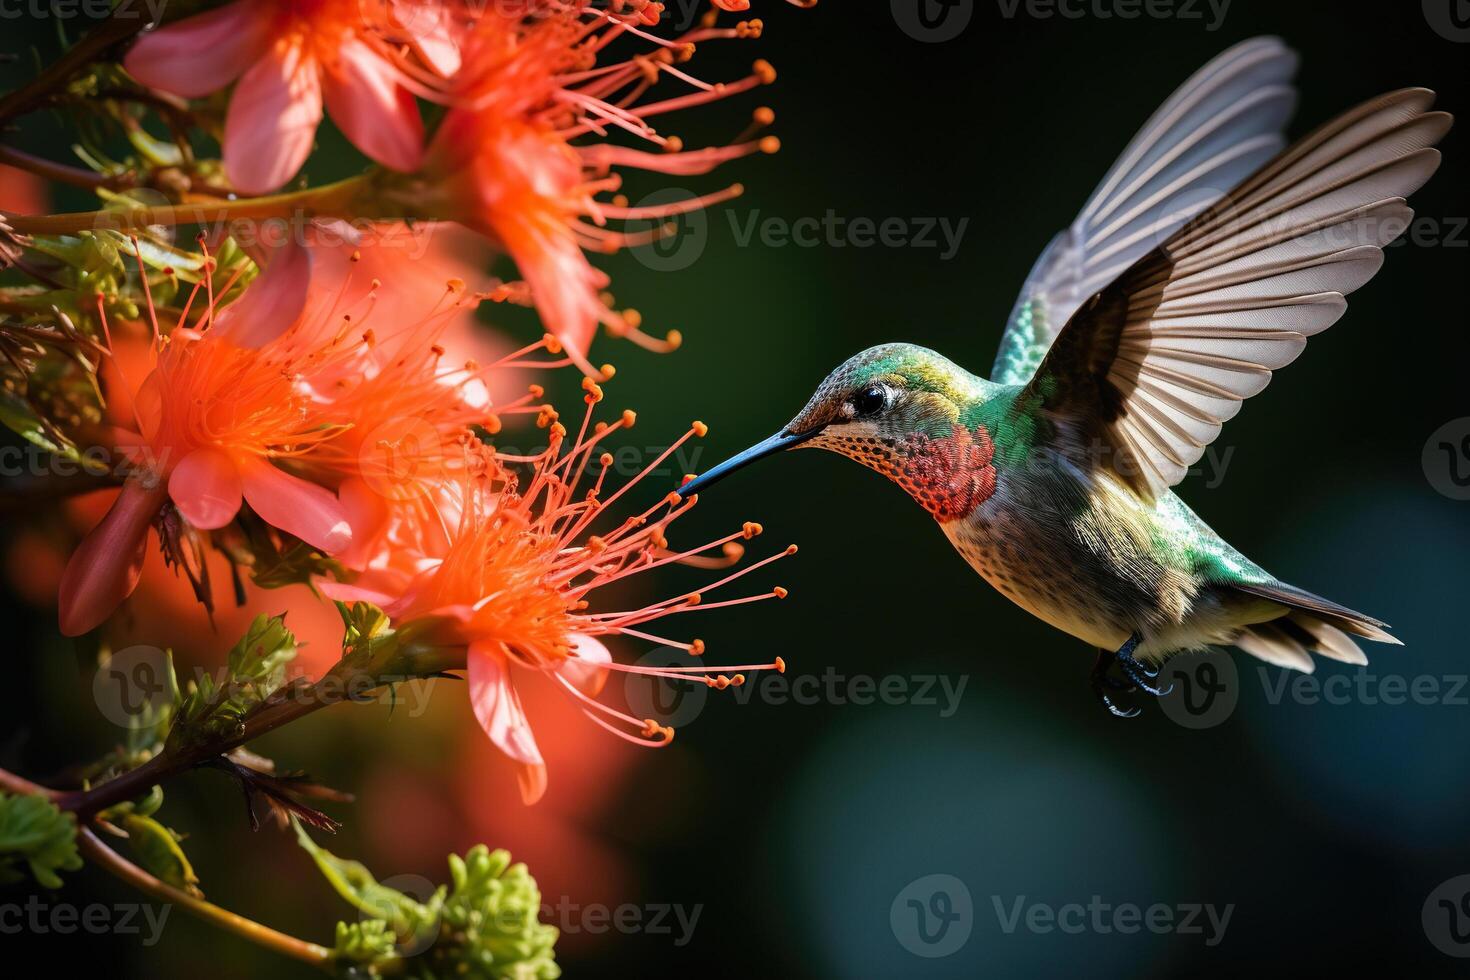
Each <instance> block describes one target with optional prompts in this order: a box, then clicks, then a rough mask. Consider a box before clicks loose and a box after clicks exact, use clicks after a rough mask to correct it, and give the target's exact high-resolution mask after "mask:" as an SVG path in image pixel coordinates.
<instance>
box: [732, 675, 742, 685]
mask: <svg viewBox="0 0 1470 980" xmlns="http://www.w3.org/2000/svg"><path fill="white" fill-rule="evenodd" d="M744 684H745V675H744V674H736V675H735V676H734V677H732V678H730V686H731V687H741V686H743V685H744Z"/></svg>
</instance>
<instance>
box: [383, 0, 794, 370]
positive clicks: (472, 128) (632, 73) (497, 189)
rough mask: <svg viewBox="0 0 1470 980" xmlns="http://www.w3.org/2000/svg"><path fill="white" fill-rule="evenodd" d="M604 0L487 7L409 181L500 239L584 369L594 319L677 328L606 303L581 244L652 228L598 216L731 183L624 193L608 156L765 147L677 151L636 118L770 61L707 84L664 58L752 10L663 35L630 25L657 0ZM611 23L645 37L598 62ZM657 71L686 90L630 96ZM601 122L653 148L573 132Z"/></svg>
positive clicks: (672, 167)
mask: <svg viewBox="0 0 1470 980" xmlns="http://www.w3.org/2000/svg"><path fill="white" fill-rule="evenodd" d="M612 9H613V10H621V11H622V13H613V12H610V11H609V10H608V9H604V8H603V7H602V6H600V5H593V4H589V5H587V6H585V7H583V6H581V5H579V4H556V3H551V2H546V3H544V4H543V5H541V9H539V10H538V11H537V12H536V14H535V15H534V16H516V15H512V14H510V13H507V12H506V11H504V10H499V9H496V10H490V11H487V12H486V13H485V14H484V15H483V16H482V17H481V18H480V20H479V21H478V23H477V24H476V27H475V31H474V33H473V34H472V35H470V36H469V37H468V38H467V39H466V41H465V47H464V50H463V56H464V57H463V62H464V63H463V67H462V68H461V70H460V72H459V74H458V75H456V76H455V77H454V79H453V80H452V83H451V86H450V90H449V93H448V95H447V97H446V98H447V101H448V102H449V105H450V111H449V113H448V114H447V116H446V117H445V119H444V121H443V123H442V124H441V125H440V127H439V129H438V131H437V132H436V133H435V136H434V139H433V141H432V143H431V145H430V147H429V150H428V154H427V157H426V159H425V165H424V168H423V170H422V171H421V173H420V177H421V178H422V179H420V180H419V181H417V182H416V185H415V186H414V187H413V188H412V190H411V193H413V194H414V196H415V199H416V201H417V202H418V203H419V204H421V205H422V204H423V202H424V200H425V199H427V200H428V201H429V202H430V205H429V206H430V209H431V210H432V211H433V212H434V213H435V214H437V215H438V216H439V217H442V218H446V219H451V220H455V221H460V222H462V223H464V224H466V225H468V226H469V227H471V228H474V229H475V230H477V231H480V232H483V233H484V234H486V235H488V236H490V237H491V238H493V239H495V240H496V241H498V242H499V243H500V244H501V245H502V246H503V247H504V248H505V249H506V251H508V252H509V253H510V256H511V257H512V258H513V259H514V260H515V262H516V265H517V266H518V267H519V269H520V271H521V274H522V276H524V277H525V280H526V283H527V284H528V285H529V286H530V292H531V299H532V300H533V301H534V302H535V304H536V307H537V309H538V310H539V311H540V312H541V315H542V318H543V321H544V322H545V324H546V327H547V329H548V330H550V331H551V332H552V333H553V334H555V335H556V336H557V337H558V338H559V339H560V340H561V341H562V342H563V343H564V344H565V345H566V346H567V348H568V350H569V352H570V354H571V355H572V357H573V358H574V359H575V360H576V361H577V362H578V363H579V365H580V366H581V367H582V368H583V370H584V371H587V372H588V373H589V374H590V373H594V372H593V369H592V367H591V365H590V364H589V363H588V362H587V360H586V358H585V354H586V351H587V347H588V344H589V343H590V341H591V339H592V335H593V333H594V332H595V330H596V328H597V325H598V324H599V323H601V324H603V325H604V326H606V327H607V328H608V329H609V331H610V332H612V333H614V334H616V335H627V336H630V337H632V338H633V339H635V340H637V341H639V342H640V343H643V344H644V345H645V346H649V347H653V348H664V349H667V348H669V347H671V346H673V345H674V344H677V335H676V334H671V335H670V337H669V338H668V339H667V340H663V341H660V340H655V339H653V338H650V337H648V336H646V335H644V334H643V333H641V332H640V331H639V329H638V326H639V319H638V317H637V315H636V313H635V312H633V311H624V312H621V313H619V312H616V311H614V310H612V309H611V308H610V307H609V303H608V300H607V298H606V296H605V295H604V294H603V290H604V289H605V288H606V286H607V283H608V279H607V276H606V275H604V274H603V273H602V272H600V271H598V270H597V269H595V268H593V267H592V265H591V264H590V263H589V262H588V261H587V257H586V255H585V250H593V251H599V252H609V251H614V250H616V249H618V248H620V247H622V246H625V245H628V244H633V243H636V242H637V241H640V240H647V239H648V238H649V237H656V234H657V233H654V235H653V236H650V235H647V234H644V235H629V234H627V233H624V232H619V231H615V230H611V229H609V228H607V227H606V225H607V222H608V221H609V220H610V219H612V220H624V219H661V218H666V217H669V216H672V215H675V214H678V213H682V212H685V211H691V210H696V209H698V208H701V207H704V206H706V205H709V204H712V203H715V202H718V201H722V200H726V199H728V198H731V197H734V196H736V195H738V194H739V193H740V190H741V189H740V187H739V185H735V186H732V187H729V188H727V189H725V190H723V191H719V192H716V193H714V194H709V195H706V196H705V197H702V198H695V199H692V200H689V201H683V202H677V203H675V204H669V205H664V206H658V207H643V208H638V207H628V206H627V203H626V201H624V200H622V199H621V198H614V199H613V200H611V201H606V200H599V199H598V197H597V195H599V194H601V193H604V192H613V191H616V190H617V189H618V187H619V185H620V178H619V177H618V176H617V175H616V174H614V173H611V168H613V167H615V166H625V167H633V168H639V169H644V170H653V171H660V172H663V173H668V174H680V175H692V174H702V173H706V172H708V171H709V170H711V169H713V168H714V167H715V166H717V165H718V164H720V163H722V162H724V161H727V160H732V159H735V158H737V157H742V156H746V155H748V154H751V153H757V152H768V153H769V152H774V151H775V149H776V148H777V143H776V140H775V137H770V136H768V137H765V138H763V139H749V138H746V139H740V140H736V141H735V142H733V143H731V144H730V145H728V146H716V147H710V148H706V149H702V150H694V151H686V150H684V149H683V145H682V143H681V142H680V140H679V139H678V138H677V137H672V136H664V135H662V134H660V133H659V132H658V131H657V130H656V129H655V128H654V127H653V126H652V125H651V124H650V122H649V120H650V119H652V118H654V117H656V116H658V115H661V114H663V113H667V112H672V111H675V110H678V109H684V108H690V107H693V106H697V105H701V104H703V103H706V102H712V101H714V100H716V99H721V98H724V97H726V96H729V95H734V94H737V93H740V92H745V91H748V90H749V89H752V88H754V87H756V86H758V85H761V84H764V83H767V82H770V81H772V80H773V79H774V77H775V72H774V71H773V70H772V69H771V67H770V66H769V65H767V64H765V63H764V62H757V63H756V65H755V68H754V70H753V71H752V72H751V74H750V75H749V76H747V77H746V78H743V79H740V80H738V81H735V82H731V83H728V84H724V85H719V86H714V85H709V84H707V83H705V82H702V81H699V80H698V79H695V78H693V77H692V76H690V75H688V74H687V73H686V72H685V71H684V70H683V69H681V68H679V67H676V66H677V65H678V64H679V63H681V62H683V61H685V60H687V58H688V56H689V55H690V54H691V53H692V52H693V49H694V45H695V44H696V43H697V42H702V41H705V40H712V39H722V38H736V37H741V38H744V37H757V36H759V34H760V30H761V27H760V22H759V21H746V22H741V23H740V24H738V25H736V26H735V27H732V28H716V27H714V26H713V20H712V18H710V19H707V21H706V23H705V24H703V25H702V26H700V27H698V28H696V29H695V30H694V31H691V32H690V33H688V34H686V35H684V36H683V37H680V38H678V39H677V40H674V41H667V40H662V39H659V38H656V37H654V36H652V35H650V34H647V33H645V31H644V30H643V26H645V25H648V24H653V23H656V22H657V19H658V14H659V12H660V10H661V7H660V5H659V4H656V3H640V2H627V3H624V4H622V5H621V6H620V5H617V4H614V5H613V7H612ZM624 36H632V37H635V38H638V39H642V40H646V41H649V42H651V43H653V44H654V45H655V49H654V50H653V51H652V52H648V53H640V54H638V55H636V56H634V57H631V58H628V59H627V60H623V61H612V62H609V63H606V64H598V63H597V62H598V58H599V56H600V55H601V54H602V53H603V51H604V50H605V49H606V48H607V46H608V45H609V44H611V43H612V42H613V41H614V40H616V39H618V38H620V37H624ZM665 76H667V77H670V78H673V79H675V80H677V81H678V82H679V83H680V84H682V85H688V86H691V87H692V88H693V89H694V91H692V92H690V93H687V94H684V95H682V96H678V97H675V98H669V99H665V100H662V101H658V102H645V103H643V104H641V105H640V104H639V99H640V98H641V97H642V96H643V94H644V92H645V91H646V90H647V89H649V88H650V87H651V86H652V85H653V84H654V83H655V82H657V81H658V80H659V79H660V78H662V77H665ZM771 118H772V116H771V113H770V111H769V110H766V109H763V110H759V111H758V112H757V113H756V120H757V123H756V126H755V127H753V128H759V126H762V125H765V124H768V123H769V122H770V120H771ZM614 129H616V130H622V131H625V132H628V133H632V134H633V135H634V136H636V137H638V138H640V139H643V140H645V141H647V142H648V143H650V144H651V145H652V146H653V149H654V152H648V151H644V150H636V149H632V148H628V147H623V146H615V145H613V144H612V143H609V142H605V141H596V142H584V140H585V139H586V138H588V137H605V136H606V135H607V133H608V131H609V130H614Z"/></svg>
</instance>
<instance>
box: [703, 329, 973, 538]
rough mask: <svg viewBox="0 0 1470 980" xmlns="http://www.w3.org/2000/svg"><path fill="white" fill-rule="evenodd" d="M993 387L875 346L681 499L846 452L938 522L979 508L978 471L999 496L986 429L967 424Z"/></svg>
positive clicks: (924, 351) (904, 347)
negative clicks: (774, 460) (770, 461)
mask: <svg viewBox="0 0 1470 980" xmlns="http://www.w3.org/2000/svg"><path fill="white" fill-rule="evenodd" d="M994 387H995V386H993V385H991V384H990V383H989V382H987V381H983V380H981V379H979V378H976V377H975V376H973V375H972V374H970V373H969V372H968V371H966V370H965V369H964V368H962V367H960V366H959V365H957V364H955V363H954V362H953V361H951V360H949V359H948V358H947V357H944V356H943V355H940V354H937V353H935V352H934V351H932V350H929V349H928V348H925V347H917V346H915V345H913V344H882V345H879V346H877V347H870V348H868V349H867V350H865V351H863V352H862V353H860V354H856V355H854V356H852V357H850V358H848V359H847V360H846V361H844V362H843V363H842V364H841V365H840V366H839V367H838V368H837V370H835V371H833V372H832V373H831V374H829V375H827V378H826V380H824V381H823V382H822V383H821V384H820V385H818V386H817V390H816V392H815V393H814V394H813V395H812V397H811V398H810V399H809V400H808V401H807V403H806V407H805V408H803V409H802V410H801V411H800V412H798V413H797V414H796V417H795V418H793V419H792V420H791V421H790V422H788V423H787V424H786V426H785V427H784V428H782V430H781V431H780V432H777V433H776V434H775V435H773V436H771V437H770V438H769V439H766V440H764V441H762V442H760V443H757V444H756V445H754V446H752V447H750V448H749V449H747V450H745V452H743V453H740V454H738V455H736V456H732V457H731V458H730V459H728V460H726V461H725V462H723V463H721V464H720V465H718V466H716V467H715V468H714V469H712V470H710V471H709V472H707V473H705V474H704V475H703V476H700V477H698V478H696V479H694V480H691V481H690V482H688V483H686V484H685V485H684V486H683V487H681V488H680V489H679V493H680V494H682V495H684V496H688V495H689V494H693V493H699V492H700V491H702V490H704V489H705V488H706V487H708V486H709V485H711V484H712V483H714V482H715V481H717V480H719V479H722V478H723V477H724V476H726V475H727V474H729V473H732V472H734V471H735V470H737V469H739V468H740V467H742V466H746V465H747V464H749V463H753V462H755V461H756V460H757V459H760V458H762V457H764V456H769V455H771V454H772V453H775V452H779V451H781V450H783V449H794V448H797V447H811V448H818V449H828V450H831V451H833V452H837V453H841V454H842V455H844V456H848V457H851V458H852V459H855V460H857V461H858V462H859V463H862V464H863V465H864V466H866V467H868V468H869V469H872V470H876V471H878V472H879V473H882V474H883V475H884V476H887V477H888V478H889V479H891V480H893V481H894V482H896V483H899V484H900V485H902V486H903V487H904V488H905V489H906V490H908V491H909V493H911V494H913V496H914V497H915V498H916V499H918V500H919V502H920V503H922V504H923V505H924V506H925V507H927V508H928V509H929V510H930V511H931V512H933V513H935V514H936V516H940V514H941V512H946V513H947V512H948V511H949V510H950V509H952V508H953V506H957V505H958V504H959V503H967V504H968V505H969V506H973V504H974V503H975V502H977V501H976V498H975V494H974V493H973V492H971V490H972V489H973V488H972V487H971V485H972V484H973V483H974V482H975V479H977V474H979V473H980V471H983V470H988V471H989V476H988V478H987V479H988V483H986V482H985V479H981V483H982V484H984V485H985V488H986V489H985V493H984V495H985V496H988V495H989V489H993V487H994V470H993V468H991V467H990V459H991V455H992V453H993V447H992V445H991V441H990V436H989V433H988V432H986V430H985V429H984V427H983V426H978V425H974V424H972V423H971V422H970V421H969V420H968V419H966V415H967V414H973V413H974V410H975V409H976V408H977V407H978V406H980V405H982V404H983V403H984V401H985V400H986V398H987V397H988V396H989V393H990V390H991V389H993V388H994ZM957 481H958V483H962V484H964V485H965V489H962V490H961V491H960V492H959V493H958V497H956V494H955V493H953V492H951V490H952V488H951V487H950V486H949V485H950V484H953V483H956V482H957ZM941 498H943V499H941ZM958 498H963V500H960V499H958ZM979 499H983V497H980V498H979ZM965 512H968V507H967V508H966V511H965Z"/></svg>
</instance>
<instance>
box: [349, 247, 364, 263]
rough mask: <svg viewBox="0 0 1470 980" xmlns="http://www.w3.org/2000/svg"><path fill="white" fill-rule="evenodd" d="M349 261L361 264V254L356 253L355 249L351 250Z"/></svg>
mask: <svg viewBox="0 0 1470 980" xmlns="http://www.w3.org/2000/svg"><path fill="white" fill-rule="evenodd" d="M349 260H350V261H352V262H361V261H362V253H361V252H360V251H358V250H357V249H353V250H352V255H351V256H350V257H349Z"/></svg>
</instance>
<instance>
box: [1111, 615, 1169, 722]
mask: <svg viewBox="0 0 1470 980" xmlns="http://www.w3.org/2000/svg"><path fill="white" fill-rule="evenodd" d="M1142 642H1143V636H1142V635H1141V634H1139V633H1134V634H1133V635H1132V636H1130V637H1128V642H1127V643H1124V644H1123V645H1122V646H1121V647H1119V648H1118V650H1116V651H1111V650H1099V651H1098V652H1097V660H1096V661H1095V662H1094V663H1093V665H1092V678H1091V679H1092V692H1093V693H1094V694H1095V695H1097V699H1098V700H1099V701H1101V702H1102V705H1103V707H1104V708H1107V709H1108V712H1109V713H1110V714H1112V715H1114V716H1116V717H1118V718H1132V717H1133V716H1135V715H1137V714H1138V713H1139V709H1137V708H1120V707H1119V706H1118V705H1117V703H1116V702H1114V701H1113V698H1112V696H1111V695H1110V694H1108V691H1109V690H1113V691H1135V690H1137V691H1142V692H1143V693H1144V694H1148V695H1151V696H1152V697H1156V698H1158V697H1163V696H1164V695H1166V694H1168V693H1169V692H1170V691H1172V690H1174V685H1173V684H1170V685H1168V686H1167V687H1166V686H1161V685H1159V684H1157V683H1156V682H1155V681H1156V679H1157V678H1158V676H1159V671H1158V669H1157V668H1151V667H1149V666H1147V665H1146V664H1144V663H1143V662H1142V661H1140V660H1138V658H1136V657H1134V656H1133V651H1134V650H1137V649H1138V645H1139V644H1140V643H1142ZM1114 663H1116V664H1117V665H1118V670H1119V671H1120V672H1122V674H1123V677H1124V678H1125V680H1114V679H1113V678H1111V677H1109V676H1108V668H1109V667H1111V666H1112V665H1113V664H1114Z"/></svg>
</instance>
